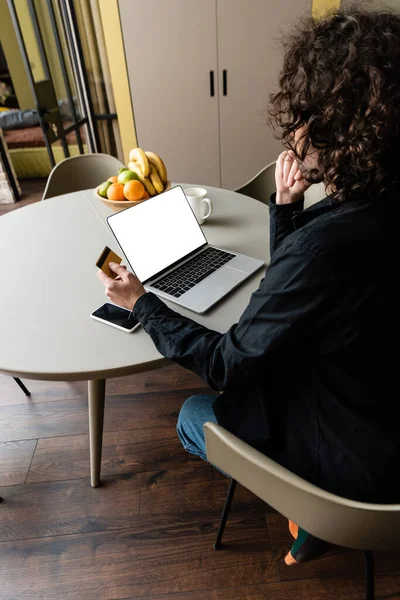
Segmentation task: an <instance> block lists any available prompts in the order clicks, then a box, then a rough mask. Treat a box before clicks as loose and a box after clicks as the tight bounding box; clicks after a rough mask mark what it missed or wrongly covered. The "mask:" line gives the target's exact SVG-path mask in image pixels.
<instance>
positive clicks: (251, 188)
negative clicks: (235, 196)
mask: <svg viewBox="0 0 400 600" xmlns="http://www.w3.org/2000/svg"><path fill="white" fill-rule="evenodd" d="M275 166H276V160H274V161H273V162H271V163H269V165H267V166H266V167H264V168H263V169H261V171H260V172H259V173H257V175H255V176H254V177H253V178H252V179H250V181H248V182H247V183H245V184H244V185H242V186H241V187H240V188H237V189H236V190H235V192H238V193H239V194H244V195H245V196H250V198H255V199H256V200H259V201H260V202H262V203H263V204H269V199H270V196H271V194H273V193H274V192H276V185H275ZM325 196H326V194H325V186H324V184H323V183H315V184H314V185H312V186H311V187H310V188H308V190H307V191H306V193H305V194H304V198H305V200H304V207H305V208H307V207H308V206H311V205H312V204H314V203H315V202H318V201H319V200H322V198H325Z"/></svg>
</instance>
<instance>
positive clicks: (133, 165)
mask: <svg viewBox="0 0 400 600" xmlns="http://www.w3.org/2000/svg"><path fill="white" fill-rule="evenodd" d="M128 169H130V170H131V171H134V172H135V173H136V174H137V176H138V177H139V179H140V181H141V182H142V183H143V185H144V187H145V188H146V191H147V192H148V193H149V194H150V196H155V195H156V194H157V192H156V190H155V189H154V185H153V184H152V183H151V181H150V179H148V178H147V177H145V176H144V175H143V171H142V168H141V166H140V165H139V164H138V163H137V162H130V163H128Z"/></svg>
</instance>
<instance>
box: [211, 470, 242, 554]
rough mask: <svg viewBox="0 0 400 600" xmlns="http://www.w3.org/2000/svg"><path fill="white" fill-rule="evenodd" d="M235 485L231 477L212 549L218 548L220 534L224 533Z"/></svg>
mask: <svg viewBox="0 0 400 600" xmlns="http://www.w3.org/2000/svg"><path fill="white" fill-rule="evenodd" d="M236 485H237V481H236V480H235V479H231V482H230V484H229V489H228V493H227V495H226V499H225V506H224V510H223V511H222V515H221V520H220V522H219V527H218V531H217V537H216V540H215V543H214V550H219V549H220V548H221V540H222V536H223V534H224V529H225V525H226V520H227V518H228V514H229V510H230V508H231V504H232V500H233V496H234V495H235V490H236Z"/></svg>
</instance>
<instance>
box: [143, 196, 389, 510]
mask: <svg viewBox="0 0 400 600" xmlns="http://www.w3.org/2000/svg"><path fill="white" fill-rule="evenodd" d="M392 205H393V206H394V203H393V202H391V201H390V200H385V201H383V200H382V201H381V203H375V202H373V201H371V200H365V199H360V198H358V199H355V200H349V201H347V202H344V203H340V204H338V203H333V202H332V201H331V200H330V198H329V197H328V198H326V199H324V200H322V201H321V202H319V203H317V204H315V205H314V206H312V207H310V208H308V209H306V210H303V200H300V201H298V202H296V203H294V204H288V205H276V204H275V203H274V196H273V197H272V198H271V202H270V228H271V231H270V245H271V262H270V265H269V266H268V269H267V271H266V274H265V277H264V279H263V280H262V281H261V283H260V286H259V288H258V290H257V291H256V292H254V293H253V294H252V296H251V299H250V302H249V305H248V307H247V308H246V310H245V311H244V313H243V315H242V316H241V318H240V320H239V322H238V323H237V324H235V325H233V326H232V327H231V328H230V329H229V331H228V332H227V333H225V334H220V333H218V332H215V331H212V330H209V329H207V328H205V327H203V326H202V325H199V324H198V323H196V322H195V321H192V320H191V319H188V318H186V317H183V316H181V315H180V314H178V313H176V312H174V311H173V310H170V309H169V308H168V307H167V306H166V305H165V304H164V303H163V302H162V301H161V300H160V299H158V298H157V297H156V296H155V295H154V294H151V293H147V294H145V295H143V296H142V297H141V298H140V299H139V300H138V302H137V304H136V306H135V309H134V315H135V316H136V317H137V318H138V319H139V320H140V322H141V323H142V325H143V327H144V329H145V331H146V332H147V333H148V334H149V335H150V336H151V338H152V340H153V341H154V343H155V345H156V347H157V349H158V350H159V352H160V353H161V354H162V355H163V356H165V357H168V358H170V359H172V360H173V361H176V362H177V363H179V364H180V365H183V366H184V367H186V368H188V369H191V370H192V371H195V372H196V373H197V374H198V375H200V376H201V377H202V378H203V379H204V380H205V381H206V382H207V383H208V384H209V385H210V386H211V387H212V388H213V389H215V390H219V391H223V393H222V394H220V395H219V396H217V398H216V400H215V402H214V405H213V409H214V412H215V415H216V418H217V421H218V422H219V423H220V424H221V425H222V426H224V427H226V428H227V429H228V430H230V431H232V432H233V433H235V434H236V435H238V436H239V437H240V438H242V439H244V440H245V441H247V442H248V443H249V444H251V445H253V446H255V447H257V448H259V449H260V450H261V451H263V452H264V453H265V454H268V455H269V456H271V458H274V459H275V460H277V461H278V462H279V463H281V464H283V465H284V466H286V467H287V468H289V469H290V470H292V471H294V472H295V473H297V474H298V475H300V476H302V477H305V478H306V479H308V480H309V481H311V482H313V483H316V484H317V485H319V486H321V487H322V488H324V489H326V490H328V491H332V492H333V493H338V494H341V495H343V496H346V497H348V498H353V499H358V500H364V501H376V502H395V501H400V483H399V482H398V477H397V472H398V464H397V463H398V459H399V457H400V442H399V435H398V424H397V416H396V407H397V401H398V398H399V393H398V384H397V373H396V366H395V364H394V357H395V356H396V355H397V349H396V350H395V351H394V353H393V350H392V344H391V340H392V341H393V342H394V343H397V340H398V339H399V337H398V333H397V330H398V327H397V323H398V314H399V310H398V307H397V306H396V305H397V299H396V297H395V295H394V291H393V287H392V286H393V282H394V280H395V279H394V275H395V273H396V272H398V268H397V260H396V262H395V258H396V257H395V254H396V255H398V250H397V244H398V243H400V240H398V239H397V238H396V235H395V233H394V232H395V227H394V225H395V224H396V225H397V223H394V220H393V214H394V213H393V212H392Z"/></svg>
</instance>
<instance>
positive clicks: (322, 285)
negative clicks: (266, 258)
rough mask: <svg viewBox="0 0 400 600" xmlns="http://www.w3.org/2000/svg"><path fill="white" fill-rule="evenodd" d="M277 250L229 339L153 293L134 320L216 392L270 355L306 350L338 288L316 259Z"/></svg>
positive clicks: (169, 355)
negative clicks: (190, 317) (180, 312)
mask: <svg viewBox="0 0 400 600" xmlns="http://www.w3.org/2000/svg"><path fill="white" fill-rule="evenodd" d="M285 246H286V244H282V245H281V247H280V248H279V249H278V250H277V251H276V253H275V256H274V259H273V260H272V262H271V265H270V266H269V268H268V271H267V274H266V276H265V277H264V279H263V280H262V281H261V284H260V287H259V289H258V290H257V291H256V292H254V293H253V294H252V296H251V299H250V303H249V305H248V307H247V308H246V310H245V311H244V313H243V315H242V316H241V318H240V320H239V322H238V323H237V324H235V325H233V326H232V327H231V328H230V329H229V331H228V332H227V333H225V334H221V333H218V332H216V331H213V330H210V329H207V328H206V327H204V326H202V325H200V324H198V323H196V322H195V321H193V320H191V319H188V318H187V317H184V316H182V315H180V314H179V313H177V312H175V311H173V310H171V309H170V308H168V307H167V306H166V305H165V304H164V303H163V302H162V301H161V300H160V299H159V298H157V297H156V296H155V295H154V294H151V293H148V294H144V295H143V296H141V297H140V298H139V300H138V301H137V302H136V305H135V308H134V311H133V313H134V315H135V317H137V318H138V319H139V321H140V322H141V323H142V326H143V327H144V329H145V331H146V332H147V333H148V334H149V335H150V336H151V338H152V340H153V342H154V344H155V345H156V347H157V349H158V350H159V352H160V353H161V354H162V355H163V356H165V357H167V358H170V359H171V360H173V361H175V362H177V363H179V364H181V365H182V366H183V367H186V368H187V369H190V370H192V371H194V372H196V373H197V374H198V375H200V377H202V378H203V379H204V380H205V381H206V382H207V383H208V385H210V387H212V388H213V389H215V390H224V389H226V387H227V385H228V383H229V382H231V381H232V380H233V379H234V377H235V376H236V375H237V374H238V373H241V374H243V373H245V372H249V373H250V372H251V371H253V370H257V369H259V368H260V366H261V365H262V366H264V365H267V364H268V360H267V358H268V356H269V355H271V356H273V355H274V353H276V352H279V355H280V356H282V354H283V355H284V354H285V348H287V349H288V354H289V350H290V355H293V351H295V349H296V348H298V349H299V352H302V351H304V346H305V345H306V343H307V342H308V341H309V339H310V338H311V336H312V335H313V332H315V329H316V328H318V327H323V326H324V315H325V314H332V306H335V305H338V304H339V303H338V301H337V297H336V294H337V289H338V286H337V283H336V281H335V280H334V279H333V277H332V274H331V272H330V271H329V269H327V268H326V267H325V266H324V265H323V263H321V262H320V260H319V259H318V258H316V257H314V256H313V255H312V254H310V253H308V252H305V251H304V250H303V249H301V248H299V247H297V246H294V247H293V246H291V247H290V248H285Z"/></svg>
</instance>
